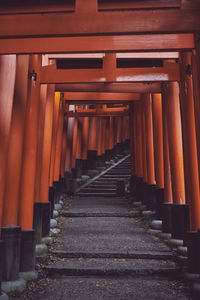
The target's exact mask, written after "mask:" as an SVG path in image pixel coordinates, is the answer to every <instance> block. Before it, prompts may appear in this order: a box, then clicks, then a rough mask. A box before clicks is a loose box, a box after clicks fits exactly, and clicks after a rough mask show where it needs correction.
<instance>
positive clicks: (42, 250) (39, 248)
mask: <svg viewBox="0 0 200 300" xmlns="http://www.w3.org/2000/svg"><path fill="white" fill-rule="evenodd" d="M47 252H48V248H47V245H45V244H37V245H36V247H35V254H36V257H44V256H46V254H47Z"/></svg>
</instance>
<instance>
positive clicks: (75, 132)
mask: <svg viewBox="0 0 200 300" xmlns="http://www.w3.org/2000/svg"><path fill="white" fill-rule="evenodd" d="M77 138H78V119H77V118H75V120H74V130H73V144H72V169H74V168H75V167H76V149H77Z"/></svg>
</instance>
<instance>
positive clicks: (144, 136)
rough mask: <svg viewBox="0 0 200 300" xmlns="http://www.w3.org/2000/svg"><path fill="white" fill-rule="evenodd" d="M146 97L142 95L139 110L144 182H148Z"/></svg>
mask: <svg viewBox="0 0 200 300" xmlns="http://www.w3.org/2000/svg"><path fill="white" fill-rule="evenodd" d="M145 99H146V96H145V95H144V94H143V95H142V96H141V110H142V125H141V126H142V138H143V140H142V142H143V147H142V150H143V153H142V160H143V180H144V182H146V183H147V182H148V172H147V136H146V110H145V108H146V105H145V101H146V100H145Z"/></svg>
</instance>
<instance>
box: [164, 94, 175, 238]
mask: <svg viewBox="0 0 200 300" xmlns="http://www.w3.org/2000/svg"><path fill="white" fill-rule="evenodd" d="M165 97H166V91H165V92H163V93H162V120H163V159H164V203H163V205H162V231H163V232H166V233H171V232H172V222H171V220H172V205H173V196H172V185H171V166H170V159H169V144H168V128H167V113H166V105H168V104H167V101H166V100H165Z"/></svg>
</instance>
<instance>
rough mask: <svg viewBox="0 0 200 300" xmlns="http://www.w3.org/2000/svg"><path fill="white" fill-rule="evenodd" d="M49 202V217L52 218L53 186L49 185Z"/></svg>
mask: <svg viewBox="0 0 200 300" xmlns="http://www.w3.org/2000/svg"><path fill="white" fill-rule="evenodd" d="M49 202H50V206H51V218H53V209H54V188H53V187H52V186H50V187H49Z"/></svg>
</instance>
